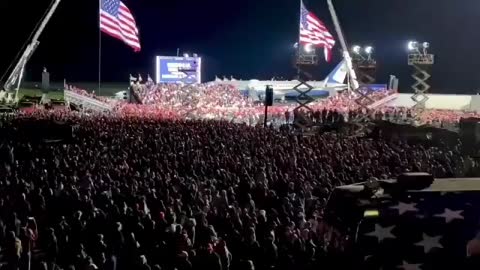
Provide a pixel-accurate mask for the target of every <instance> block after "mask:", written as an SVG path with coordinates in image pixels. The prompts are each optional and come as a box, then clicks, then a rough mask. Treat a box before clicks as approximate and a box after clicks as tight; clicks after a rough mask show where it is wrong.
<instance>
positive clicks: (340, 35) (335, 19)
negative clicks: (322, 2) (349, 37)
mask: <svg viewBox="0 0 480 270" xmlns="http://www.w3.org/2000/svg"><path fill="white" fill-rule="evenodd" d="M327 3H328V9H329V11H330V14H331V16H332V20H333V24H334V25H335V31H336V32H337V35H338V38H339V39H340V45H341V46H342V50H343V58H344V59H345V62H346V63H347V69H348V78H349V81H348V83H349V84H350V86H351V87H352V88H353V90H357V89H358V88H359V87H360V84H359V83H358V79H357V74H356V73H355V70H354V69H353V64H352V57H351V56H350V53H349V52H348V47H347V42H346V41H345V37H344V35H343V32H342V27H340V22H339V20H338V16H337V12H336V11H335V7H334V6H333V3H332V0H327Z"/></svg>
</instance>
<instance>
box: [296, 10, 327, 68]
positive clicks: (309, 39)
mask: <svg viewBox="0 0 480 270" xmlns="http://www.w3.org/2000/svg"><path fill="white" fill-rule="evenodd" d="M299 41H300V44H302V45H307V44H312V45H313V46H315V47H317V48H323V49H324V52H325V60H326V61H327V62H330V59H331V56H332V48H333V46H335V39H334V38H333V36H332V34H330V32H329V31H328V29H327V27H325V25H324V24H323V22H322V21H321V20H320V19H318V18H317V16H315V14H313V13H312V12H310V11H308V10H307V9H306V8H305V6H304V5H303V1H302V2H300V40H299Z"/></svg>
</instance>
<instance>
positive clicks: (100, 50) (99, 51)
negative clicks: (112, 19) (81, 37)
mask: <svg viewBox="0 0 480 270" xmlns="http://www.w3.org/2000/svg"><path fill="white" fill-rule="evenodd" d="M101 8H102V0H98V93H97V94H98V95H100V89H101V87H102V83H101V82H102V30H101V29H100V16H101V15H100V9H101Z"/></svg>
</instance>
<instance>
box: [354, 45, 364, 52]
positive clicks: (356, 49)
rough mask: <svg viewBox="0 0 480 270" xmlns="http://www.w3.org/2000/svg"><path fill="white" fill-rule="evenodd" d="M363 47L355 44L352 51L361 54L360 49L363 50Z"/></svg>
mask: <svg viewBox="0 0 480 270" xmlns="http://www.w3.org/2000/svg"><path fill="white" fill-rule="evenodd" d="M361 49H362V48H361V47H360V46H358V45H355V46H353V47H352V51H353V52H354V53H355V54H360V50H361Z"/></svg>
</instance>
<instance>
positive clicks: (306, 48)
mask: <svg viewBox="0 0 480 270" xmlns="http://www.w3.org/2000/svg"><path fill="white" fill-rule="evenodd" d="M303 50H304V51H305V52H306V53H311V52H313V45H312V44H311V43H308V44H306V45H305V46H304V47H303Z"/></svg>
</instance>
